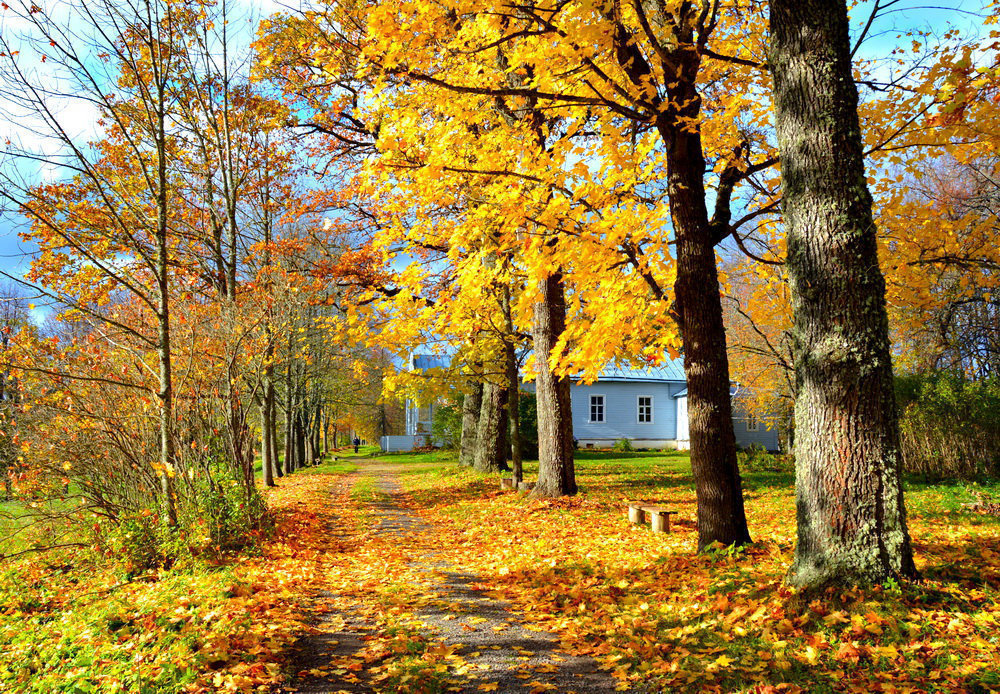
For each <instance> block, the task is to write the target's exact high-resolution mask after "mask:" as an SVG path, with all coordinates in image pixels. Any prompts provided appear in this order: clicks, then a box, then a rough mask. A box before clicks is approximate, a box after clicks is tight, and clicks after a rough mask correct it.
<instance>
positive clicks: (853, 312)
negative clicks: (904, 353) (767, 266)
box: [771, 0, 916, 587]
mask: <svg viewBox="0 0 1000 694" xmlns="http://www.w3.org/2000/svg"><path fill="white" fill-rule="evenodd" d="M771 36H772V45H771V66H772V70H773V72H774V82H775V89H774V107H775V115H776V124H777V134H778V146H779V150H780V153H781V173H782V186H783V193H782V205H783V210H784V215H785V220H786V224H787V225H788V260H787V265H788V271H789V277H790V283H791V293H792V310H793V312H794V327H793V339H794V345H795V372H796V390H797V397H796V402H795V469H796V470H795V471H796V483H795V487H796V502H797V503H796V506H797V509H798V544H797V546H796V551H795V563H794V565H793V566H792V569H791V571H790V573H789V581H790V582H791V583H793V584H796V585H801V586H807V587H818V586H824V585H846V584H850V583H861V584H871V583H878V582H881V581H884V580H885V579H887V578H889V577H895V576H907V577H909V576H915V575H916V568H915V567H914V564H913V556H912V551H911V548H910V537H909V533H908V531H907V527H906V512H905V508H904V505H903V490H902V484H901V480H900V466H901V460H902V456H901V454H900V448H899V430H898V424H897V421H896V403H895V400H894V395H893V386H892V362H891V359H890V354H889V338H888V320H887V318H886V308H885V282H884V279H883V277H882V273H881V271H880V270H879V264H878V249H877V245H876V237H875V223H874V221H873V219H872V209H871V206H872V200H871V196H870V195H869V193H868V186H867V183H866V181H865V169H864V155H863V149H862V142H861V128H860V125H859V122H858V111H857V107H858V94H857V88H856V87H855V84H854V80H853V77H852V73H851V61H850V44H849V36H848V21H847V8H846V6H845V4H844V2H843V1H842V0H772V2H771Z"/></svg>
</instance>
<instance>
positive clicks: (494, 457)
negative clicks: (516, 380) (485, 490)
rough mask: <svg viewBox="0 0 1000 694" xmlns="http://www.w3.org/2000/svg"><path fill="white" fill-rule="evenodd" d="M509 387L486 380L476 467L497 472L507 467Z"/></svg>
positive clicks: (477, 441) (480, 416) (480, 414)
mask: <svg viewBox="0 0 1000 694" xmlns="http://www.w3.org/2000/svg"><path fill="white" fill-rule="evenodd" d="M506 434H507V388H506V387H504V386H500V385H497V384H495V383H491V382H490V381H486V383H484V384H483V403H482V407H481V408H480V412H479V427H478V430H477V433H476V457H475V462H474V467H475V468H476V470H479V471H480V472H497V471H499V470H503V469H504V468H506V467H507V450H506V448H507V435H506Z"/></svg>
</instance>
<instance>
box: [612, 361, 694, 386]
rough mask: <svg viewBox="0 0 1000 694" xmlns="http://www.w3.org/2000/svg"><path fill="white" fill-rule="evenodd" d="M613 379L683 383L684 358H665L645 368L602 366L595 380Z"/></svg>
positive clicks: (684, 379) (615, 365)
mask: <svg viewBox="0 0 1000 694" xmlns="http://www.w3.org/2000/svg"><path fill="white" fill-rule="evenodd" d="M601 381H605V382H614V381H636V382H647V383H648V382H651V381H671V382H674V383H684V382H686V381H687V378H686V377H685V376H684V359H682V358H680V357H678V358H677V359H670V358H667V360H666V361H664V362H663V363H662V364H660V365H659V366H647V367H645V368H641V369H639V368H635V367H632V366H620V365H617V364H614V365H609V366H606V367H604V369H603V370H602V371H601V374H600V375H599V376H598V377H597V382H598V383H600V382H601Z"/></svg>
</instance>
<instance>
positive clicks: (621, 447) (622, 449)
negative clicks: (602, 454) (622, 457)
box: [612, 439, 635, 453]
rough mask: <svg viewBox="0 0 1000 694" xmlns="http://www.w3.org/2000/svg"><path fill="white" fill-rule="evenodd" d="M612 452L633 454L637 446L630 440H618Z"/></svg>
mask: <svg viewBox="0 0 1000 694" xmlns="http://www.w3.org/2000/svg"><path fill="white" fill-rule="evenodd" d="M612 450H615V451H618V452H619V453H632V452H633V451H634V450H635V446H633V445H632V442H631V441H629V440H628V439H618V440H617V441H615V445H614V446H612Z"/></svg>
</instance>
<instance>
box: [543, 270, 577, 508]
mask: <svg viewBox="0 0 1000 694" xmlns="http://www.w3.org/2000/svg"><path fill="white" fill-rule="evenodd" d="M541 290H542V300H541V301H539V302H538V303H536V304H535V307H534V320H533V322H532V337H533V341H534V345H535V370H536V372H537V375H536V376H535V397H536V398H537V403H538V481H537V482H536V483H535V489H534V492H533V493H534V494H535V495H537V496H563V495H566V494H576V492H577V487H576V470H575V466H574V462H573V411H572V403H571V401H570V380H569V378H567V377H565V376H564V377H562V378H559V377H557V376H556V375H555V374H553V373H552V369H550V368H549V361H548V359H549V356H550V355H551V354H552V350H553V349H554V348H555V346H556V343H557V342H558V340H559V336H560V335H562V332H563V330H565V328H566V296H565V293H564V290H563V278H562V274H561V273H555V274H552V275H550V276H549V277H548V278H546V279H545V280H543V281H542V286H541Z"/></svg>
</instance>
